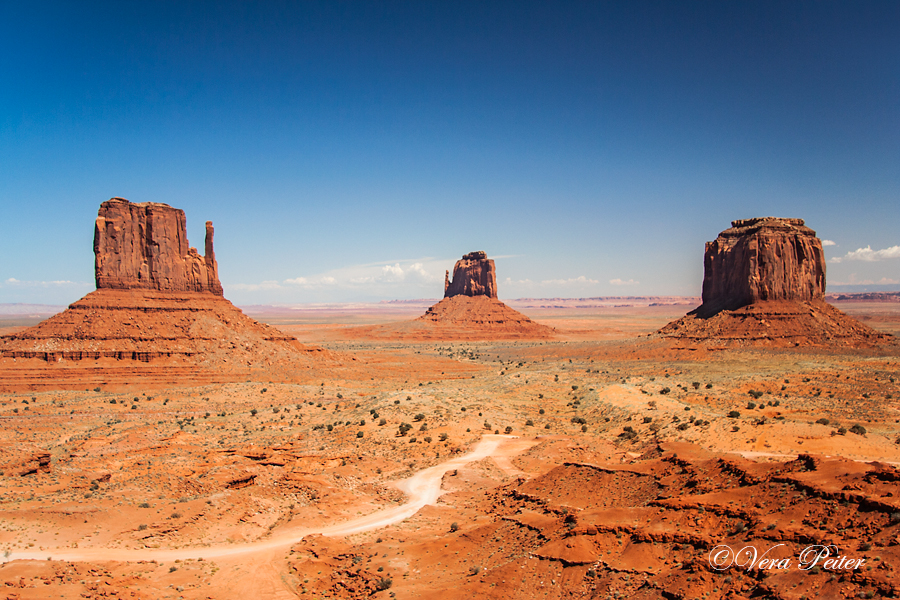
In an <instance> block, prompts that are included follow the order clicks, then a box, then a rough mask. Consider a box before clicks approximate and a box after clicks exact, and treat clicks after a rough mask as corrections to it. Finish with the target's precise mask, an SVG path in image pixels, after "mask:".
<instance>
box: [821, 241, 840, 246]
mask: <svg viewBox="0 0 900 600" xmlns="http://www.w3.org/2000/svg"><path fill="white" fill-rule="evenodd" d="M822 245H823V246H837V244H836V243H834V242H832V241H831V240H822Z"/></svg>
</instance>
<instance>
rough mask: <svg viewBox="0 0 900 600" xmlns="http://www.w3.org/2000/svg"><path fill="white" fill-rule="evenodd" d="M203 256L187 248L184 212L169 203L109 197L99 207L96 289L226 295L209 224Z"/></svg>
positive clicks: (211, 227) (207, 225)
mask: <svg viewBox="0 0 900 600" xmlns="http://www.w3.org/2000/svg"><path fill="white" fill-rule="evenodd" d="M205 253H206V254H205V256H200V254H199V253H198V252H197V249H196V248H190V247H189V246H188V239H187V231H186V228H185V216H184V211H183V210H180V209H178V208H172V207H171V206H169V205H168V204H161V203H158V202H143V203H140V204H134V203H131V202H129V201H128V200H125V199H124V198H111V199H110V200H107V201H106V202H104V203H103V204H101V205H100V210H99V212H98V214H97V221H96V224H95V227H94V257H95V258H94V275H95V278H96V282H97V289H98V290H100V289H120V290H121V289H130V290H135V289H141V290H157V291H165V292H209V293H212V294H215V295H217V296H222V295H223V292H222V284H221V283H219V269H218V266H217V265H216V255H215V253H214V251H213V226H212V221H207V222H206V245H205Z"/></svg>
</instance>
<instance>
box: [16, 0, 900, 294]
mask: <svg viewBox="0 0 900 600" xmlns="http://www.w3.org/2000/svg"><path fill="white" fill-rule="evenodd" d="M898 30H900V3H896V2H852V3H851V2H842V3H838V2H827V1H826V2H761V1H754V2H684V3H676V2H560V3H531V2H521V1H519V2H419V1H415V2H388V3H378V2H322V3H317V2H287V3H279V2H275V1H271V2H264V3H255V2H254V3H227V2H215V3H202V2H171V3H167V2H148V3H127V2H126V3H121V2H110V3H105V2H83V3H72V2H59V3H55V2H2V3H0V80H2V81H3V82H4V83H3V85H0V256H2V261H0V302H33V303H50V304H53V303H65V302H71V301H74V300H76V299H77V298H78V297H80V296H81V295H83V294H84V293H86V292H88V291H90V290H91V289H93V255H92V249H91V248H92V247H91V241H92V235H93V220H94V218H95V217H96V211H97V208H98V206H99V204H100V203H101V202H102V201H104V200H106V199H108V198H110V197H113V196H121V197H124V198H128V199H129V200H132V201H135V202H146V201H153V202H165V203H168V204H170V205H172V206H175V207H178V208H182V209H184V210H185V212H186V213H187V219H188V236H189V238H190V240H191V242H192V244H193V245H195V246H198V247H200V248H202V246H203V224H204V222H205V221H206V220H212V221H213V222H214V223H215V226H216V255H217V258H218V261H219V269H220V276H221V279H222V283H223V285H224V287H225V291H226V296H227V297H228V298H230V299H232V300H233V301H235V302H237V303H239V304H256V303H269V302H273V303H303V302H352V301H371V300H381V299H393V298H428V297H432V298H433V297H439V296H440V295H441V293H442V290H443V272H444V270H445V269H449V268H452V265H453V262H454V261H455V260H456V259H457V258H459V257H460V256H461V255H462V254H464V253H466V252H470V251H473V250H485V251H487V252H488V254H489V255H490V256H493V257H495V258H496V260H497V269H498V275H499V289H500V296H501V298H504V297H505V298H516V297H526V296H531V297H556V296H558V297H583V296H602V295H660V294H678V295H699V292H700V282H701V279H702V256H703V244H704V242H705V241H707V240H711V239H714V238H715V236H716V235H717V234H718V232H719V231H721V230H723V229H726V228H727V227H728V226H729V223H730V221H731V220H732V219H738V218H748V217H754V216H766V215H774V216H785V217H801V218H804V219H806V221H807V224H808V225H810V226H811V227H812V228H813V229H815V230H817V232H818V233H819V236H820V237H821V238H823V239H825V240H828V241H829V242H833V245H828V246H826V248H825V252H826V256H827V257H828V258H829V263H828V269H829V270H828V281H829V289H831V290H837V289H843V288H842V287H841V285H842V284H844V285H846V284H859V285H862V286H864V287H870V288H873V289H874V288H879V289H900V233H898V231H900V227H898V224H900V43H898V39H900V38H898V36H897V31H898ZM867 248H868V250H866V249H867Z"/></svg>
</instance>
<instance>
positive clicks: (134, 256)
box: [0, 198, 331, 389]
mask: <svg viewBox="0 0 900 600" xmlns="http://www.w3.org/2000/svg"><path fill="white" fill-rule="evenodd" d="M94 265H95V276H96V283H97V290H96V291H94V292H91V293H90V294H88V295H87V296H85V297H84V298H82V299H80V300H78V301H77V302H74V303H73V304H71V305H70V306H69V307H68V308H67V309H66V310H65V311H63V312H61V313H59V314H56V315H54V316H52V317H50V318H49V319H47V320H46V321H43V322H41V323H39V324H38V325H36V326H34V327H31V328H29V329H26V330H24V331H20V332H18V333H15V334H12V335H8V336H3V337H0V361H3V364H2V365H0V366H2V367H4V371H3V377H2V380H3V385H2V386H0V388H3V389H45V388H47V387H48V386H49V387H52V388H55V389H60V388H63V387H75V388H78V387H84V386H83V385H82V384H83V383H84V382H85V381H87V380H90V381H103V382H104V383H105V382H107V381H115V380H116V379H117V378H121V379H123V380H127V379H129V378H131V377H135V376H136V377H146V376H148V375H149V374H151V373H153V375H152V376H153V377H154V378H155V379H156V380H158V382H159V383H165V382H170V383H171V382H174V381H177V382H178V383H183V384H187V383H208V382H214V381H227V380H231V379H234V378H235V377H238V378H246V375H247V373H248V372H249V371H251V370H253V369H257V368H262V367H267V366H271V365H273V364H276V363H280V364H282V365H284V367H285V368H287V369H288V370H293V371H295V372H296V370H297V369H308V368H310V367H311V365H312V364H313V362H314V360H318V359H322V358H330V357H331V353H329V352H326V351H324V350H323V349H321V348H315V347H307V346H303V345H301V344H300V343H299V342H298V341H297V340H296V339H295V338H293V337H291V336H289V335H286V334H284V333H282V332H281V331H279V330H277V329H275V328H274V327H271V326H269V325H265V324H262V323H258V322H257V321H254V320H253V319H251V318H249V317H247V316H246V315H245V314H244V313H243V312H241V311H240V310H239V309H238V308H237V307H235V306H234V305H233V304H231V302H229V301H228V300H226V299H225V298H224V297H223V292H222V285H221V283H219V276H218V265H217V264H216V259H215V254H214V251H213V227H212V223H211V222H207V223H206V247H205V255H204V256H200V254H199V253H198V252H197V250H196V249H194V248H190V247H189V246H188V240H187V233H186V228H185V216H184V211H181V210H179V209H176V208H172V207H171V206H168V205H166V204H160V203H155V202H153V203H143V204H133V203H131V202H129V201H128V200H124V199H122V198H112V199H111V200H108V201H106V202H104V203H103V204H101V205H100V210H99V212H98V216H97V220H96V224H95V229H94ZM23 359H24V360H23ZM17 361H18V362H17ZM88 361H91V362H90V364H89V365H88V364H85V363H87V362H88ZM100 361H103V362H100ZM42 365H43V366H42ZM51 365H52V366H58V367H62V366H63V365H66V366H67V368H65V369H63V370H59V369H55V370H54V369H53V368H50V367H51ZM74 365H82V367H81V368H80V369H81V370H79V368H74ZM9 367H14V368H9ZM29 369H30V370H29ZM154 369H155V370H154ZM61 377H62V378H64V379H65V381H62V380H61V379H60V378H61ZM173 380H174V381H173Z"/></svg>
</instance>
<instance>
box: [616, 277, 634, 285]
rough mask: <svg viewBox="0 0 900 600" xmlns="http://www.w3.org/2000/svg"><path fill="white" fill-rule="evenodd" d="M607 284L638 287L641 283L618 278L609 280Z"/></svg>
mask: <svg viewBox="0 0 900 600" xmlns="http://www.w3.org/2000/svg"><path fill="white" fill-rule="evenodd" d="M609 282H610V283H611V284H612V285H638V284H640V283H641V282H640V281H635V280H634V279H619V278H616V279H610V280H609Z"/></svg>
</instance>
